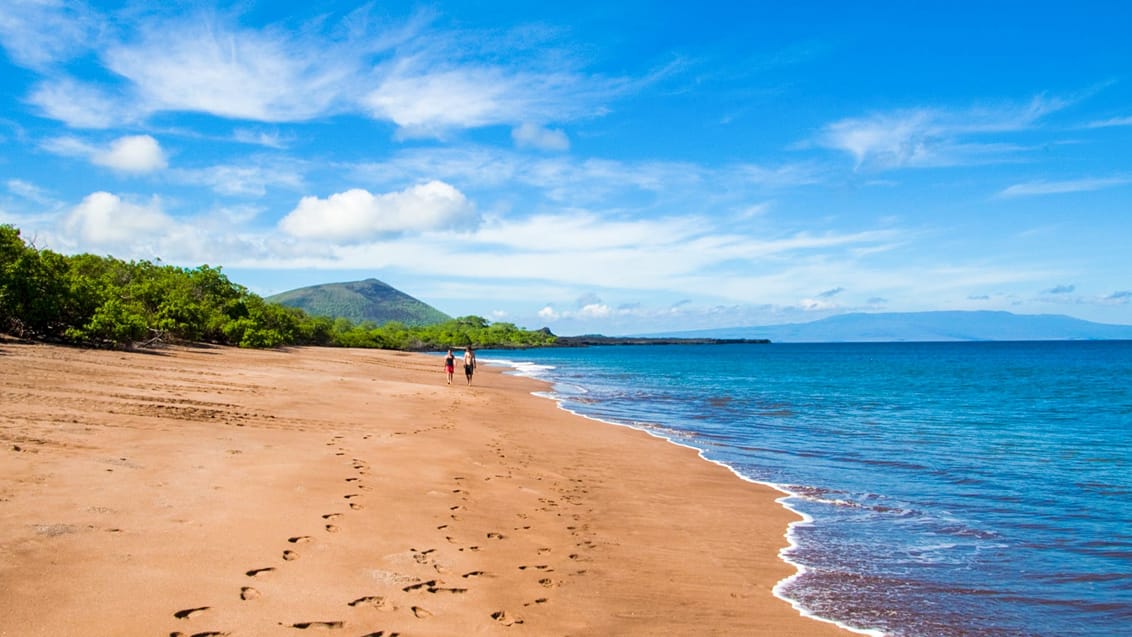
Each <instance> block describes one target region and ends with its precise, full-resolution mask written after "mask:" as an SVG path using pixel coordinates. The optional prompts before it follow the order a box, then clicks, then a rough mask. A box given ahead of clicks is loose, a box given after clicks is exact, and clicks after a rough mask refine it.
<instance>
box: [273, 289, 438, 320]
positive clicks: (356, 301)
mask: <svg viewBox="0 0 1132 637" xmlns="http://www.w3.org/2000/svg"><path fill="white" fill-rule="evenodd" d="M267 300H268V301H270V302H272V303H279V304H282V305H286V306H288V307H297V308H299V309H300V310H303V311H304V312H306V313H307V314H310V315H311V316H326V317H329V318H346V319H350V320H351V321H353V322H355V323H363V322H367V321H368V322H372V323H377V324H379V325H382V324H385V323H388V322H390V321H396V322H398V323H403V324H405V325H408V326H410V327H420V326H425V325H435V324H438V323H443V322H444V321H449V320H451V319H452V317H450V316H448V315H447V314H445V313H443V312H441V311H440V310H437V309H436V308H434V307H432V306H430V305H427V304H425V303H423V302H421V301H419V300H417V299H415V298H413V297H411V296H409V295H408V294H405V293H404V292H402V291H400V290H398V289H396V288H394V287H391V286H389V285H387V284H385V283H383V282H381V281H378V280H377V279H366V280H365V281H353V282H350V283H326V284H323V285H312V286H310V287H305V288H299V289H298V290H291V291H289V292H283V293H282V294H276V295H274V296H269V297H267Z"/></svg>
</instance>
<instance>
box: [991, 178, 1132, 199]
mask: <svg viewBox="0 0 1132 637" xmlns="http://www.w3.org/2000/svg"><path fill="white" fill-rule="evenodd" d="M1127 184H1132V178H1129V177H1109V178H1104V179H1071V180H1067V181H1031V182H1028V183H1024V184H1015V185H1013V186H1010V187H1008V188H1005V189H1003V190H1002V191H1001V192H999V193H998V196H999V197H1002V198H1011V197H1032V196H1037V195H1059V194H1065V193H1071V192H1090V191H1093V190H1102V189H1104V188H1115V187H1117V186H1124V185H1127Z"/></svg>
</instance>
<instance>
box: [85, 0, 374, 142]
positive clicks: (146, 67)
mask: <svg viewBox="0 0 1132 637" xmlns="http://www.w3.org/2000/svg"><path fill="white" fill-rule="evenodd" d="M328 49H329V50H337V49H338V47H335V46H334V45H333V43H326V42H324V43H314V42H307V41H303V40H301V39H291V38H286V37H283V36H281V35H279V32H274V31H269V30H265V31H249V30H241V29H237V28H232V27H230V26H228V25H224V24H220V23H218V22H217V21H215V20H213V19H210V18H203V17H196V18H186V19H184V20H180V21H177V22H165V23H150V24H145V25H143V28H142V37H141V39H140V40H139V41H138V42H136V43H135V42H131V43H118V44H115V45H113V46H111V47H109V48H108V49H107V51H106V52H105V54H104V57H105V60H106V64H107V67H108V68H109V69H110V70H111V71H113V72H115V73H117V74H118V75H121V76H122V77H125V78H127V79H128V80H130V82H132V83H133V86H134V89H135V90H136V92H137V93H138V95H139V97H140V99H141V100H142V101H143V102H144V105H145V107H146V109H147V110H149V111H162V110H176V111H199V112H204V113H211V114H213V115H219V116H222V117H234V118H241V119H250V120H256V121H266V122H273V121H296V120H305V119H309V118H311V117H315V116H317V115H320V114H323V113H325V112H326V111H327V110H328V108H329V107H330V105H331V104H332V103H333V102H334V101H335V100H336V99H338V98H339V93H340V92H341V91H342V90H343V89H344V88H345V87H346V86H347V85H348V84H347V83H346V80H347V79H348V78H350V77H351V76H352V75H353V74H354V72H355V62H354V59H355V56H341V55H328V54H327V53H328Z"/></svg>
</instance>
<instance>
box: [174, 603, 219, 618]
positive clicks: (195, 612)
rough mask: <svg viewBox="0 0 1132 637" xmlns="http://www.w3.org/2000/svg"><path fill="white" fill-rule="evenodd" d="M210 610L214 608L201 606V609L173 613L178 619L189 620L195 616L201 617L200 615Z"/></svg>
mask: <svg viewBox="0 0 1132 637" xmlns="http://www.w3.org/2000/svg"><path fill="white" fill-rule="evenodd" d="M209 608H212V607H211V606H201V607H199V608H186V609H185V610H179V611H177V612H175V613H173V616H174V617H176V618H177V619H188V618H190V617H192V616H194V615H199V614H201V613H203V612H204V611H206V610H208V609H209Z"/></svg>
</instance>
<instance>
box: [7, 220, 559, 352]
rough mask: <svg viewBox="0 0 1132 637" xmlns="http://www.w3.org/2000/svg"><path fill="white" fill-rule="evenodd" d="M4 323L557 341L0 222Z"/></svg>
mask: <svg viewBox="0 0 1132 637" xmlns="http://www.w3.org/2000/svg"><path fill="white" fill-rule="evenodd" d="M0 332H4V333H8V334H12V335H15V336H18V337H22V338H29V339H35V340H45V341H54V342H63V343H70V344H76V345H84V346H94V347H134V346H138V345H144V344H148V343H158V342H163V343H164V342H207V343H217V344H223V345H238V346H240V347H277V346H281V345H326V346H342V347H372V348H382V349H400V350H437V349H444V348H446V347H464V346H469V345H470V346H473V347H477V348H484V347H537V346H541V345H550V344H553V342H554V341H555V336H554V335H553V334H551V333H550V331H549V330H545V329H544V330H537V331H531V330H525V329H521V328H519V327H517V326H515V325H513V324H511V323H491V322H489V321H487V320H486V319H483V318H480V317H478V316H465V317H461V318H457V319H452V320H450V321H446V322H443V323H439V324H436V325H428V326H421V327H407V326H405V325H403V324H400V323H397V322H390V323H386V324H384V325H376V324H373V323H364V322H363V323H358V324H355V323H353V322H351V321H350V320H348V319H329V318H323V317H312V316H309V315H307V314H306V313H305V312H303V311H302V310H300V309H297V308H291V307H286V306H283V305H280V304H277V303H271V302H268V301H265V300H264V299H263V298H261V297H259V296H257V295H256V294H253V293H251V292H249V291H248V290H247V289H246V288H245V287H243V286H241V285H238V284H236V283H233V282H231V281H229V280H228V277H227V276H225V275H224V274H223V273H222V272H221V269H220V268H219V267H211V266H209V265H202V266H199V267H196V268H184V267H177V266H172V265H165V264H161V263H152V262H150V261H123V260H120V259H116V258H114V257H110V256H106V257H100V256H95V255H92V254H79V255H73V256H64V255H60V254H57V253H55V252H52V251H50V250H45V249H37V248H36V247H34V246H32V245H30V244H28V243H26V242H25V241H24V240H23V239H22V237H21V236H20V231H19V230H18V229H17V228H15V227H14V226H11V225H0Z"/></svg>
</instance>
